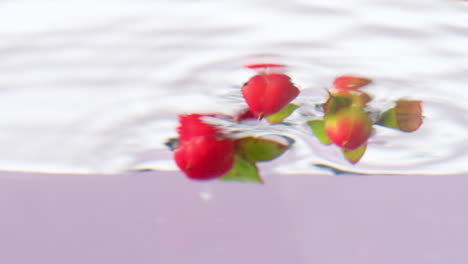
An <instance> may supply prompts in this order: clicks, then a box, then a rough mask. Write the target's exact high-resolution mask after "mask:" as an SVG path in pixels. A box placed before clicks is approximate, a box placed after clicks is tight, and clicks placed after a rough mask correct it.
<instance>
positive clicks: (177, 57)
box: [0, 0, 468, 264]
mask: <svg viewBox="0 0 468 264" xmlns="http://www.w3.org/2000/svg"><path fill="white" fill-rule="evenodd" d="M467 11H468V5H467V4H466V2H463V1H456V0H453V1H450V0H449V1H447V0H444V1H442V0H430V1H412V2H407V1H403V0H394V1H385V0H377V1H376V0H374V1H370V0H357V1H335V0H332V1H305V0H292V1H266V0H265V1H264V0H253V1H246V0H245V1H244V0H238V1H230V0H223V1H209V0H202V1H188V0H187V1H144V0H140V1H118V2H107V1H99V2H95V1H73V0H69V1H20V0H9V1H0V21H1V23H0V24H1V25H0V209H2V210H1V212H2V213H1V215H0V234H1V238H0V252H2V253H1V254H0V262H2V263H12V264H20V263H21V264H23V263H48V264H51V263H219V262H222V263H250V262H260V263H267V262H268V263H285V262H294V263H314V262H317V263H344V262H346V263H465V262H466V259H467V258H468V254H467V253H466V250H465V249H466V248H467V246H468V239H467V233H468V226H467V224H466V223H467V222H468V221H467V218H468V212H467V211H466V210H464V209H463V208H464V205H465V204H466V202H467V201H468V195H467V194H466V193H465V189H464V186H465V185H466V183H468V180H467V177H468V175H467V172H468V166H467V165H466V164H467V162H468V154H467V151H466V149H467V146H468V145H467V143H466V142H467V137H468V133H467V131H468V130H467V129H468V118H467V117H466V115H465V113H466V111H467V109H466V103H465V102H466V100H467V99H468V94H467V93H466V91H465V89H466V83H468V75H467V74H466V69H467V66H468V65H467V64H468V63H467V60H466V58H467V55H468V28H467V26H466V13H467ZM258 62H274V63H283V64H285V65H288V68H287V72H288V74H289V75H290V76H291V77H292V79H293V80H294V82H295V84H296V85H297V86H298V87H300V88H301V91H302V94H301V99H298V100H299V101H298V102H299V103H301V104H310V105H313V104H316V103H318V102H321V101H322V100H323V99H324V96H325V95H326V92H325V89H324V88H328V87H329V86H330V85H331V83H332V81H333V78H334V77H336V76H338V75H343V74H355V75H361V76H366V77H369V78H371V79H373V80H374V83H373V84H372V85H371V86H370V87H369V90H368V91H369V92H370V93H372V94H373V95H374V107H375V108H376V109H385V108H386V107H389V106H390V105H391V103H392V102H393V101H395V100H397V99H399V98H408V99H415V100H422V101H423V109H424V115H425V119H424V124H423V126H422V127H421V129H420V130H418V131H417V132H415V133H411V134H404V133H403V134H402V133H399V132H398V133H397V132H395V131H391V130H388V129H380V130H377V131H376V133H377V134H376V136H375V137H374V139H373V141H371V142H370V144H369V148H368V151H367V153H366V155H365V156H364V158H363V159H362V161H361V163H360V164H359V165H358V166H354V167H353V166H352V165H349V164H348V163H347V162H346V161H345V160H343V158H342V157H341V156H340V155H337V153H339V152H338V150H336V149H330V148H327V147H324V146H322V145H320V143H319V142H318V141H317V140H315V139H314V138H312V137H308V136H306V135H304V134H303V135H299V136H298V137H297V138H296V140H297V142H296V143H297V144H296V146H295V147H294V148H293V149H292V150H291V151H290V152H289V153H288V154H287V155H285V156H283V157H281V158H280V159H278V160H277V161H276V160H275V162H274V163H275V164H266V165H264V166H263V167H262V168H261V169H262V174H263V176H264V179H265V181H266V185H264V186H256V185H248V184H237V183H223V182H221V183H219V182H203V183H200V182H192V181H189V180H188V179H186V178H185V177H184V176H183V174H181V173H180V172H178V171H177V169H176V167H175V166H174V164H173V162H172V154H171V152H170V151H168V150H167V149H166V147H165V146H164V141H165V140H166V139H167V138H169V137H172V136H174V135H175V127H176V126H177V115H178V114H180V113H189V112H213V111H217V112H223V113H227V114H232V113H235V112H236V111H238V110H239V109H241V108H242V107H243V105H242V98H241V97H240V94H239V87H240V86H241V85H242V84H243V83H244V82H245V81H246V80H247V79H248V78H249V77H250V76H251V75H252V74H254V73H253V72H252V71H251V70H249V69H245V68H243V65H245V64H247V63H258ZM315 164H327V165H328V166H330V167H338V168H340V169H343V170H348V171H354V172H359V173H365V174H366V175H371V176H350V175H344V176H333V173H331V172H330V171H328V170H323V169H321V168H317V167H316V166H314V165H315ZM140 168H151V169H152V170H153V171H151V172H147V173H135V172H131V171H134V170H137V169H140ZM384 175H386V176H384ZM389 175H392V176H389ZM428 175H431V176H433V175H436V176H440V177H429V176H428Z"/></svg>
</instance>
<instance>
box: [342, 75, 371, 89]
mask: <svg viewBox="0 0 468 264" xmlns="http://www.w3.org/2000/svg"><path fill="white" fill-rule="evenodd" d="M371 82H372V80H371V79H367V78H363V77H357V76H340V77H337V78H336V79H335V81H334V82H333V86H335V89H337V90H345V91H349V90H357V89H359V88H361V87H362V86H364V85H368V84H369V83H371Z"/></svg>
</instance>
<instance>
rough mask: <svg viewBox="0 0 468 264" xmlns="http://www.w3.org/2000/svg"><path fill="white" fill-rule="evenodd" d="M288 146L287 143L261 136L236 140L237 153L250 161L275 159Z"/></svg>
mask: <svg viewBox="0 0 468 264" xmlns="http://www.w3.org/2000/svg"><path fill="white" fill-rule="evenodd" d="M288 148H289V145H286V144H282V143H279V142H276V141H273V140H269V139H263V138H255V137H245V138H241V139H238V140H236V152H237V154H240V155H242V157H244V158H245V159H246V160H248V161H252V162H257V161H269V160H272V159H275V158H277V157H279V156H280V155H281V154H283V153H284V152H285V151H286V150H287V149H288Z"/></svg>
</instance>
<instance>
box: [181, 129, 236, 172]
mask: <svg viewBox="0 0 468 264" xmlns="http://www.w3.org/2000/svg"><path fill="white" fill-rule="evenodd" d="M174 159H175V161H176V163H177V166H179V168H180V169H181V170H182V171H183V172H184V173H185V174H186V175H187V176H188V177H189V178H192V179H196V180H209V179H214V178H217V177H221V176H223V175H224V174H226V173H227V172H228V171H229V170H231V168H232V165H233V163H234V142H233V141H232V140H230V139H219V138H216V137H214V136H199V137H194V138H191V139H189V140H187V141H184V142H182V143H181V144H180V145H179V147H178V148H177V149H176V151H175V152H174Z"/></svg>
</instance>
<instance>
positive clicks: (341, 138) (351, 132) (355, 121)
mask: <svg viewBox="0 0 468 264" xmlns="http://www.w3.org/2000/svg"><path fill="white" fill-rule="evenodd" d="M325 132H326V134H327V136H328V138H329V139H330V140H331V141H332V142H333V143H335V144H336V145H338V146H340V147H342V148H344V149H346V150H353V149H357V148H358V147H360V146H361V145H363V144H364V143H366V142H367V140H368V139H369V137H370V135H371V132H372V121H371V120H370V118H369V116H368V115H367V114H366V113H364V112H362V111H361V110H359V109H358V108H355V107H348V108H344V109H342V110H340V111H338V112H337V113H336V114H332V115H326V116H325Z"/></svg>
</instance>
